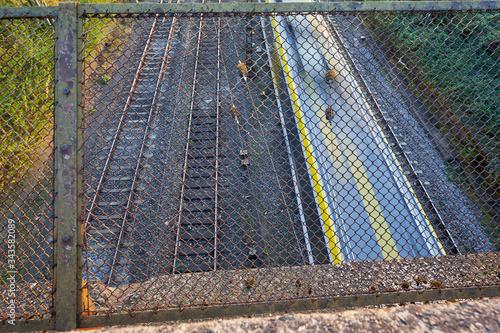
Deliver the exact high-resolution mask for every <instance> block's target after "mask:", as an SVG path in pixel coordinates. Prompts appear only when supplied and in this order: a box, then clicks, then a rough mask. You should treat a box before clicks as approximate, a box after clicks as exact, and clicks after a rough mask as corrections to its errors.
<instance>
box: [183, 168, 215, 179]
mask: <svg viewBox="0 0 500 333" xmlns="http://www.w3.org/2000/svg"><path fill="white" fill-rule="evenodd" d="M191 171H192V172H191V173H189V174H188V176H189V178H191V179H193V178H214V177H215V170H213V172H200V171H198V170H196V171H194V170H191Z"/></svg>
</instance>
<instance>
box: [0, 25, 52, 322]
mask: <svg viewBox="0 0 500 333" xmlns="http://www.w3.org/2000/svg"><path fill="white" fill-rule="evenodd" d="M50 19H52V17H40V18H19V19H7V18H4V17H2V16H0V121H1V127H0V131H1V138H0V149H1V155H0V184H1V189H2V190H1V194H0V202H1V205H0V216H1V219H2V224H1V239H2V243H1V245H0V254H1V258H2V263H1V266H0V277H1V280H0V284H1V290H2V295H1V302H0V318H2V320H3V321H4V322H5V321H10V320H19V319H40V318H48V317H51V316H52V312H53V305H52V290H53V285H52V283H53V230H54V211H53V197H54V196H53V191H54V187H53V180H54V176H53V163H54V158H53V153H52V149H53V128H54V94H53V89H54V63H55V61H54V47H55V32H54V29H53V27H52V26H51V24H50V21H49V20H50Z"/></svg>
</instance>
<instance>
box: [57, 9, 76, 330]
mask: <svg viewBox="0 0 500 333" xmlns="http://www.w3.org/2000/svg"><path fill="white" fill-rule="evenodd" d="M56 29H57V30H56V34H57V60H56V71H55V79H56V88H55V101H56V109H55V131H54V151H55V191H56V195H55V203H54V205H55V207H54V209H55V237H56V242H55V249H54V256H55V258H54V262H55V264H56V267H55V293H54V308H55V320H56V330H58V331H59V330H61V331H62V330H72V329H75V328H76V325H77V313H78V310H77V305H78V304H79V303H80V299H79V293H80V285H79V284H78V279H77V275H78V269H79V268H78V267H79V263H78V246H79V244H80V243H81V226H80V224H79V221H78V218H79V216H80V207H81V205H80V204H79V198H78V197H79V194H80V192H81V175H80V172H79V166H80V165H81V158H80V156H79V155H80V154H81V150H80V144H81V141H80V138H81V135H80V133H79V131H80V128H79V123H80V121H79V120H78V118H79V117H80V114H79V112H78V111H79V107H78V101H77V95H78V93H77V91H78V88H79V76H80V75H79V73H78V71H77V50H78V47H77V46H78V42H77V37H78V31H77V3H75V2H62V3H60V4H59V14H58V19H57V25H56ZM80 251H81V250H80Z"/></svg>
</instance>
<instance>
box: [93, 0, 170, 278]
mask: <svg viewBox="0 0 500 333" xmlns="http://www.w3.org/2000/svg"><path fill="white" fill-rule="evenodd" d="M163 1H164V0H161V2H160V3H163ZM169 2H172V0H170V1H169ZM175 23H176V17H171V18H167V17H162V18H160V17H159V16H158V15H156V17H155V18H154V19H153V22H152V23H151V28H150V30H149V33H148V34H147V36H146V41H145V45H144V49H143V51H142V55H141V57H140V60H139V63H138V65H137V68H136V71H135V75H134V78H133V81H132V84H131V87H130V90H129V93H128V96H127V99H126V102H125V105H124V107H123V110H122V112H121V115H120V117H119V120H118V123H117V125H116V128H115V130H114V134H113V136H112V138H111V142H110V143H109V151H108V152H107V155H106V157H105V159H104V165H103V166H102V167H101V169H102V170H101V174H100V177H99V178H98V182H97V186H96V188H95V190H94V194H93V196H92V198H91V200H90V203H89V206H88V208H87V210H86V213H87V214H86V216H85V220H84V231H85V232H86V233H88V234H90V235H91V236H92V237H90V240H89V237H85V239H87V242H86V245H87V249H89V248H91V249H92V250H91V251H89V250H87V256H88V257H89V258H90V257H92V256H95V257H97V258H99V259H100V260H103V261H104V263H106V265H101V267H100V270H101V271H102V274H103V275H104V277H105V278H106V284H107V285H108V286H109V285H110V284H111V283H112V282H113V278H114V275H115V273H116V270H117V268H121V267H120V264H119V262H118V261H119V258H118V257H119V253H120V247H121V246H122V243H123V238H124V235H125V233H126V231H127V220H128V219H129V218H130V210H131V208H132V207H133V205H134V204H137V203H140V201H138V200H137V202H134V195H135V191H136V189H137V184H138V177H139V172H140V170H141V160H142V157H143V155H144V151H145V148H146V147H145V144H146V140H147V138H148V135H149V130H150V124H151V122H152V120H153V117H154V112H155V104H156V103H157V100H158V98H159V88H160V86H161V83H162V79H163V75H164V73H165V71H166V67H167V63H168V60H169V52H170V48H171V41H172V36H173V33H174V27H175ZM165 35H166V36H168V37H167V38H165V37H164V36H165ZM155 79H156V80H155ZM111 170H112V175H111V176H110V175H109V174H110V171H111ZM92 252H93V254H92Z"/></svg>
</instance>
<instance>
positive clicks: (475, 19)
mask: <svg viewBox="0 0 500 333" xmlns="http://www.w3.org/2000/svg"><path fill="white" fill-rule="evenodd" d="M498 22H500V14H498V13H473V12H472V13H460V14H458V13H454V14H451V13H442V14H428V13H423V14H404V15H386V14H382V15H376V14H373V15H370V16H369V17H368V18H367V20H366V21H365V24H366V26H367V27H368V28H369V29H370V30H371V31H372V32H373V33H374V34H375V35H376V36H377V37H378V40H379V42H381V43H382V44H383V45H384V47H385V48H386V49H387V51H388V54H389V56H390V57H391V58H392V59H391V61H392V62H393V64H394V65H395V66H396V67H397V68H398V70H399V71H400V72H401V73H402V74H403V75H404V76H405V77H406V79H407V80H408V82H409V88H410V90H412V93H413V94H414V95H415V96H417V97H418V98H419V99H420V100H421V101H422V102H423V103H424V105H425V106H426V107H427V109H428V110H430V111H431V112H432V113H433V115H434V117H435V118H436V119H438V120H439V121H440V124H439V125H438V128H439V130H440V131H441V132H442V133H443V135H445V137H447V139H448V140H449V142H450V143H451V144H452V145H453V146H454V147H455V149H456V151H457V152H458V153H459V154H460V155H461V159H462V165H464V168H463V170H462V169H460V170H453V172H452V175H451V176H452V177H451V178H452V180H453V181H454V182H456V183H457V184H459V185H460V186H461V187H462V188H463V189H464V190H465V191H466V192H467V193H468V194H469V196H470V197H471V198H473V199H474V200H475V201H478V200H480V198H479V197H478V196H477V194H475V193H473V192H474V190H473V186H470V184H467V179H469V178H470V175H471V174H475V175H476V176H475V177H479V178H480V180H479V181H478V182H479V183H481V184H480V185H481V187H482V188H483V190H485V191H488V192H489V193H490V194H493V195H496V196H497V197H500V76H499V75H498V73H500V62H498V59H499V57H500V30H499V29H500V27H499V25H498ZM403 64H404V65H403ZM467 175H469V177H468V176H467ZM478 202H479V206H480V207H481V206H484V205H482V204H481V202H480V201H478ZM486 215H487V218H486V219H487V221H486V223H485V225H487V229H489V230H490V236H491V237H492V240H497V239H499V237H500V235H497V233H500V230H498V225H496V226H495V227H492V224H493V223H494V222H493V221H492V217H493V216H496V218H497V219H498V213H494V212H493V213H492V214H489V213H487V212H486ZM492 230H496V231H495V232H493V233H492V232H491V231H492Z"/></svg>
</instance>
